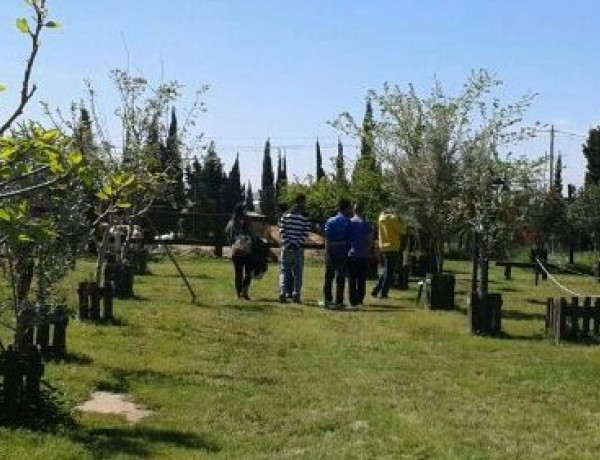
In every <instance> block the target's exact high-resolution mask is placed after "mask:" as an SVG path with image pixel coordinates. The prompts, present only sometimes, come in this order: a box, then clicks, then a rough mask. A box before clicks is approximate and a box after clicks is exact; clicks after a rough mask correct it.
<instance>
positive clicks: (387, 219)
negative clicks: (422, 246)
mask: <svg viewBox="0 0 600 460" xmlns="http://www.w3.org/2000/svg"><path fill="white" fill-rule="evenodd" d="M377 228H378V234H379V240H378V245H379V253H380V257H381V260H382V263H383V271H382V273H381V274H380V275H379V280H378V281H377V285H376V286H375V287H374V288H373V291H372V292H371V295H372V296H373V297H379V298H380V299H385V298H387V296H388V292H389V290H390V287H391V285H392V282H393V279H394V271H395V269H396V261H397V260H398V255H399V252H400V249H401V248H402V243H403V239H404V236H405V235H406V224H405V223H404V221H402V219H400V218H399V217H398V216H397V215H396V214H395V213H394V212H393V211H392V210H390V209H386V210H384V211H382V213H381V214H380V215H379V220H378V223H377Z"/></svg>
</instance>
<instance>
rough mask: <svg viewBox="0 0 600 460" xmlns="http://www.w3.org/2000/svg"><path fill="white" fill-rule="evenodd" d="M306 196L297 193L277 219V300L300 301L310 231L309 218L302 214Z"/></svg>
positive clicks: (282, 301)
mask: <svg viewBox="0 0 600 460" xmlns="http://www.w3.org/2000/svg"><path fill="white" fill-rule="evenodd" d="M305 207H306V196H305V195H304V194H302V193H301V194H299V195H298V196H296V199H295V200H294V206H293V207H292V209H290V210H289V211H287V212H285V213H283V215H282V216H281V219H279V236H280V238H281V255H280V257H279V301H280V302H281V303H285V302H286V301H287V299H288V298H290V297H291V298H292V300H293V301H294V302H296V303H300V299H301V296H300V293H301V290H302V271H303V269H304V243H305V242H306V239H307V238H308V233H309V232H310V220H309V219H308V217H306V216H305V215H304V208H305Z"/></svg>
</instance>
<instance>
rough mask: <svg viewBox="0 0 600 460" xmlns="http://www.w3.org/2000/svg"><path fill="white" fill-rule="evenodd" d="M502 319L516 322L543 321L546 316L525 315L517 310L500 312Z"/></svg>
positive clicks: (537, 314) (541, 314)
mask: <svg viewBox="0 0 600 460" xmlns="http://www.w3.org/2000/svg"><path fill="white" fill-rule="evenodd" d="M502 318H503V319H514V320H517V321H522V320H528V321H531V320H543V319H546V315H545V314H544V313H525V312H522V311H518V310H502Z"/></svg>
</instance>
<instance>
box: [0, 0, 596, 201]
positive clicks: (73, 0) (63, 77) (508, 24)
mask: <svg viewBox="0 0 600 460" xmlns="http://www.w3.org/2000/svg"><path fill="white" fill-rule="evenodd" d="M48 4H49V6H50V8H51V10H52V16H53V18H55V19H56V20H58V21H60V22H61V23H62V24H63V27H62V28H61V29H59V30H57V31H52V32H51V33H48V34H46V36H45V37H44V42H43V48H42V50H41V52H40V59H39V63H38V66H37V68H36V70H35V75H34V80H35V81H36V82H37V83H38V86H39V92H38V94H37V96H36V100H44V101H46V102H48V103H50V105H51V106H55V107H61V108H63V109H65V108H68V106H69V103H70V101H74V100H75V101H77V100H80V99H81V98H82V97H83V95H84V85H83V80H84V78H90V79H91V80H92V81H93V82H94V84H95V86H96V88H97V89H98V91H99V94H100V100H101V105H102V108H103V111H104V112H105V114H106V115H107V116H109V115H110V113H111V111H112V109H113V108H114V104H115V101H114V91H112V89H111V87H110V84H109V81H108V72H109V70H111V69H113V68H116V67H125V66H126V65H127V62H128V56H129V65H130V68H131V69H133V70H134V71H138V72H139V73H141V74H143V75H144V76H145V77H146V78H148V79H149V80H151V81H159V80H160V79H161V77H164V78H165V79H168V80H171V79H176V80H178V81H179V82H180V83H182V84H183V85H185V92H186V94H187V95H188V96H191V95H192V94H193V92H194V89H195V88H198V87H200V86H201V85H203V84H209V85H210V90H209V92H208V93H207V94H206V97H205V102H206V104H207V109H208V111H207V112H206V113H205V114H204V115H202V117H201V119H200V121H199V126H198V127H199V129H200V130H201V131H202V132H204V134H205V138H206V139H207V140H214V141H215V142H216V145H217V151H218V152H219V154H220V156H221V158H222V159H223V161H224V163H225V166H226V168H229V167H230V166H231V163H232V161H233V158H234V156H235V153H236V152H239V153H240V160H241V168H242V176H243V177H244V178H246V179H250V180H252V183H253V186H254V189H255V190H256V189H257V188H259V178H260V168H261V161H262V148H263V146H264V141H265V139H266V138H267V137H268V136H270V137H271V141H272V145H273V146H274V147H276V148H277V147H281V148H284V149H285V151H286V153H287V157H288V169H289V171H290V172H291V174H292V175H297V176H299V177H300V178H303V177H304V176H305V175H306V174H307V173H314V142H315V139H316V138H317V137H319V139H320V141H321V145H322V149H323V152H324V156H326V157H330V156H333V155H334V153H335V152H334V149H335V143H336V142H337V137H338V133H337V132H336V131H335V130H334V129H333V128H331V127H329V126H328V125H327V123H326V122H327V121H328V120H332V119H333V118H335V116H336V115H337V114H338V113H340V112H342V111H345V110H348V111H350V112H351V113H353V114H355V115H356V116H357V117H359V118H361V117H362V113H363V110H364V98H365V95H366V92H367V90H368V89H371V88H373V89H380V88H381V87H382V85H383V82H384V81H390V82H393V83H396V84H399V85H400V86H406V85H408V84H409V83H414V84H415V85H416V87H417V88H418V89H421V90H423V91H426V90H427V89H428V88H429V87H430V86H431V83H432V80H433V78H434V76H436V77H437V78H438V79H439V80H440V81H441V82H442V83H443V84H444V86H445V87H446V88H447V89H448V91H449V92H451V93H452V92H454V91H455V90H456V89H458V88H459V87H460V85H461V84H462V82H463V81H464V80H465V78H466V76H467V75H468V73H469V72H470V70H471V69H477V68H486V69H488V70H490V71H493V72H495V73H496V74H497V75H498V76H499V77H500V78H501V79H502V80H503V81H504V82H505V87H504V95H505V97H506V99H507V100H509V99H514V98H516V97H518V96H519V95H521V94H523V93H526V92H528V91H534V92H537V93H539V96H538V98H537V100H536V102H535V104H534V107H533V108H532V109H531V111H530V112H529V118H530V120H531V121H536V120H537V121H540V122H542V123H548V124H554V125H555V126H556V127H557V128H558V129H559V130H561V131H563V132H568V133H575V134H585V133H586V132H587V130H588V129H589V128H590V127H591V126H596V125H597V124H598V123H599V122H600V103H599V102H600V101H599V97H598V95H599V94H600V93H599V92H598V82H599V81H600V63H599V61H598V56H599V55H600V52H599V51H600V27H599V26H598V18H599V17H600V2H598V1H596V0H572V1H569V2H565V1H552V0H545V1H542V0H521V1H517V0H503V1H489V0H395V1H394V0H369V1H366V0H345V1H342V0H176V1H173V0H170V1H169V0H48ZM26 14H28V12H27V9H26V7H25V6H24V4H23V2H22V0H3V1H2V10H1V13H0V56H2V67H1V68H0V83H3V84H4V85H6V86H8V87H9V91H7V92H6V93H5V94H3V95H2V98H1V99H0V115H2V114H5V113H6V111H7V107H10V105H11V103H12V102H14V101H15V98H16V94H17V91H18V88H17V87H16V86H17V84H18V82H19V77H20V72H21V68H22V67H21V64H22V62H23V60H24V57H25V53H26V50H27V48H26V42H25V40H24V38H25V37H23V36H21V35H20V34H19V33H18V32H17V31H16V29H15V26H14V20H15V18H16V17H18V16H23V15H26ZM126 49H127V51H126ZM187 102H189V100H188V101H187ZM183 105H185V100H184V101H183ZM39 113H40V112H39V109H38V108H37V104H32V105H31V107H30V109H29V110H28V112H27V116H30V117H38V118H39V116H40V115H39ZM113 137H116V134H113ZM583 141H584V138H582V137H580V136H576V135H568V134H559V135H557V138H556V150H557V151H559V150H560V151H561V153H562V154H563V156H564V160H565V164H566V166H567V169H566V171H565V173H564V176H565V180H566V181H569V182H575V183H581V181H582V178H583V170H584V167H585V162H584V159H583V156H582V154H581V144H582V142H583ZM345 143H346V153H347V154H348V156H349V160H352V159H353V157H354V155H355V154H356V151H355V148H354V147H353V145H354V142H353V141H351V140H345ZM548 145H549V137H548V136H547V135H546V136H541V137H540V138H539V139H537V140H534V141H531V142H529V143H528V144H527V145H525V146H522V147H520V149H521V151H522V152H527V153H528V154H530V155H532V156H540V155H543V154H544V151H545V150H547V149H548Z"/></svg>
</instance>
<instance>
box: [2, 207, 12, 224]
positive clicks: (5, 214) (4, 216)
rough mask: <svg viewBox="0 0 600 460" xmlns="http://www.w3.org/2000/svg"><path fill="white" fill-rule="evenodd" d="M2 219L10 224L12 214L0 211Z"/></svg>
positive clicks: (3, 210)
mask: <svg viewBox="0 0 600 460" xmlns="http://www.w3.org/2000/svg"><path fill="white" fill-rule="evenodd" d="M0 219H2V220H4V221H6V222H10V214H9V212H8V211H6V210H5V209H0Z"/></svg>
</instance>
